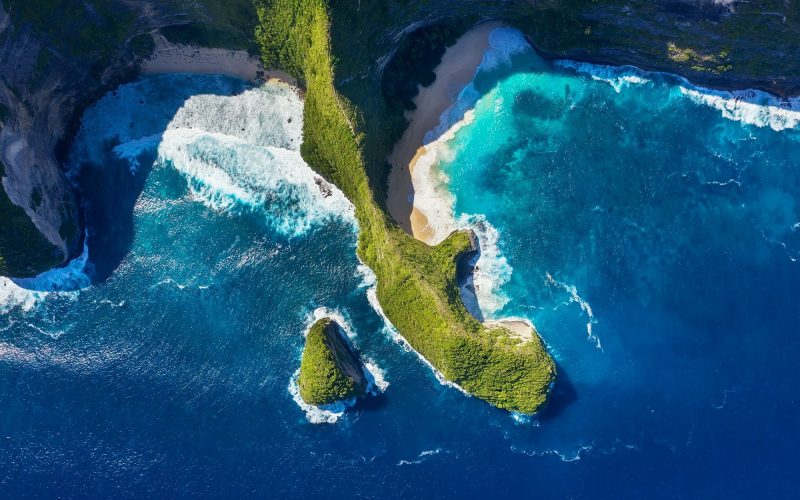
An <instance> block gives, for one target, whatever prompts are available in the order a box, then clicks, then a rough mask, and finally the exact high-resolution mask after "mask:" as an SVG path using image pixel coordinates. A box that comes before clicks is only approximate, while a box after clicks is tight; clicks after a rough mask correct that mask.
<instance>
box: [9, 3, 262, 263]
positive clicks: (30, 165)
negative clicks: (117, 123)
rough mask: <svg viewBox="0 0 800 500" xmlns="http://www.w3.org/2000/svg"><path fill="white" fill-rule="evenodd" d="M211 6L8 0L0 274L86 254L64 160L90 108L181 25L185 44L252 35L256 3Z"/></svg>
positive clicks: (179, 35)
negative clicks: (157, 38)
mask: <svg viewBox="0 0 800 500" xmlns="http://www.w3.org/2000/svg"><path fill="white" fill-rule="evenodd" d="M205 4H209V5H208V6H206V5H205ZM212 4H213V6H214V7H215V8H218V7H219V6H217V5H216V2H192V1H188V0H167V1H155V0H103V1H97V0H70V1H55V2H52V1H47V2H45V1H42V0H0V184H2V188H3V189H0V276H14V277H27V276H32V275H35V274H38V273H40V272H43V271H45V270H47V269H50V268H52V267H54V266H58V265H61V264H64V263H65V262H66V261H68V260H69V259H71V258H74V257H75V256H77V255H78V254H79V253H80V251H81V249H82V244H81V243H82V239H83V233H84V230H83V224H82V220H81V210H80V205H79V202H78V196H77V194H76V193H75V191H74V189H73V187H72V186H71V185H70V183H69V182H68V180H67V177H66V175H65V165H64V164H63V161H64V159H65V157H66V153H67V151H68V148H69V144H70V142H71V140H72V136H73V134H74V132H75V130H76V129H77V126H78V125H79V120H80V116H81V114H82V112H83V110H84V109H85V108H86V107H87V106H89V105H91V104H92V103H93V102H94V101H96V100H97V99H98V98H100V97H101V96H102V95H103V94H104V93H105V92H107V91H109V90H110V89H112V88H114V87H115V86H117V85H120V84H121V83H124V82H127V81H130V80H131V79H133V78H135V77H136V75H137V70H138V65H139V63H140V62H141V60H142V59H143V58H145V57H147V56H148V55H149V53H150V51H152V47H153V40H152V38H151V33H155V32H156V31H157V30H159V29H165V28H182V29H181V30H177V29H176V30H175V33H174V35H175V37H177V38H180V39H181V40H186V41H192V40H188V39H187V37H190V36H208V37H212V36H213V37H218V38H220V39H222V40H227V41H228V43H227V45H228V46H230V43H231V41H232V40H236V41H239V40H242V39H243V38H244V37H243V35H242V33H248V35H249V34H251V33H252V30H253V26H254V23H255V19H254V17H255V9H254V7H253V5H252V3H251V1H250V0H233V1H232V2H227V3H226V5H225V7H226V9H227V8H229V9H230V12H233V14H232V13H228V12H227V10H226V11H223V13H221V14H218V13H216V12H212V11H211V6H212ZM233 16H239V17H238V18H236V19H234V18H233ZM248 23H249V24H248ZM243 25H244V26H243ZM196 42H197V43H202V42H203V40H197V41H196ZM220 43H221V44H223V45H225V43H223V42H220ZM238 48H242V47H238Z"/></svg>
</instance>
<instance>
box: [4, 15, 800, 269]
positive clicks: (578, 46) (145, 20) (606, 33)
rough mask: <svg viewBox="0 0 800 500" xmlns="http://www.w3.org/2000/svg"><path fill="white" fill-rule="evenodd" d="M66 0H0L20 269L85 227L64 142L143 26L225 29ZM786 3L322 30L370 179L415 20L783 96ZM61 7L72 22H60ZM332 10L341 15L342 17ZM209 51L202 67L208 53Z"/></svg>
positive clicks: (796, 57) (790, 66)
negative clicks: (517, 34)
mask: <svg viewBox="0 0 800 500" xmlns="http://www.w3.org/2000/svg"><path fill="white" fill-rule="evenodd" d="M234 3H236V4H237V5H238V4H241V7H242V9H244V11H247V10H248V9H249V14H248V15H247V16H245V18H246V19H248V20H250V21H252V23H253V25H252V29H251V28H250V27H246V28H240V31H241V30H243V31H241V32H237V33H235V34H233V33H232V34H231V35H230V37H229V38H230V39H233V38H237V39H240V38H242V33H243V32H245V31H246V32H247V33H252V32H253V31H252V30H254V29H255V27H254V23H255V9H254V7H253V5H252V3H251V2H250V0H236V1H235V2H234ZM378 3H380V2H376V4H378ZM39 4H41V5H39ZM245 7H246V8H245ZM69 8H70V9H72V10H71V11H70V12H67V13H64V12H60V11H55V10H52V9H48V8H47V6H46V5H45V4H44V2H40V1H37V0H31V1H29V2H20V1H17V0H2V1H0V75H2V78H0V178H1V179H0V183H2V186H3V189H2V190H0V271H2V274H7V275H15V276H29V275H32V274H36V273H38V272H41V271H44V270H46V269H48V268H50V267H52V266H54V265H55V266H57V265H60V264H63V263H64V262H66V261H67V260H69V259H70V258H72V257H75V256H76V255H77V254H78V253H80V249H81V247H82V245H81V240H82V236H83V234H84V231H83V227H82V221H81V217H80V209H79V201H78V198H77V196H76V194H75V193H74V192H73V190H72V187H71V186H70V185H69V183H68V182H67V179H66V177H65V175H64V165H63V160H64V158H65V153H66V151H67V150H68V148H69V144H70V141H71V138H72V135H73V134H74V131H75V129H76V126H77V124H78V123H79V120H80V116H81V114H82V111H83V109H85V107H86V106H88V105H90V104H91V103H92V102H94V101H95V100H96V99H98V98H99V97H100V96H101V95H103V93H105V92H107V91H108V90H110V89H111V88H114V87H115V86H117V85H119V84H121V83H124V82H127V81H130V80H132V79H134V78H136V76H137V75H138V74H139V71H140V67H141V63H142V62H143V61H145V60H146V59H148V58H149V57H150V56H151V55H152V53H153V51H154V50H155V47H154V45H155V44H154V42H153V39H152V38H151V36H150V35H151V34H156V35H158V33H159V30H164V29H167V28H171V27H176V26H177V27H185V26H192V27H200V28H202V29H199V30H194V31H191V30H188V31H187V30H184V31H187V32H193V33H194V32H197V33H205V34H206V35H207V36H206V39H202V38H201V39H197V40H190V42H192V43H194V42H196V43H197V45H203V46H208V47H215V46H218V44H222V45H225V44H224V43H223V42H224V40H225V39H226V38H225V36H226V35H225V33H226V30H230V29H231V27H230V25H231V23H230V20H226V19H223V16H222V15H221V14H220V13H219V12H218V10H219V9H218V8H219V6H218V5H217V4H216V2H210V1H200V2H192V3H190V2H152V1H148V0H136V1H130V0H125V1H123V0H110V1H108V2H104V3H103V7H102V9H100V8H97V9H95V8H94V7H93V4H92V2H88V1H79V2H74V4H70V6H69ZM792 8H793V7H792V6H787V5H786V4H785V3H783V2H778V1H767V2H759V3H758V4H754V3H747V2H738V1H731V2H713V1H709V0H662V1H659V2H640V1H634V0H629V1H628V0H611V1H608V2H591V1H588V0H587V1H583V0H553V1H548V2H536V3H532V2H528V1H525V0H516V1H510V2H496V3H486V2H483V1H480V0H464V1H455V0H445V1H442V2H436V3H434V4H427V3H426V4H422V3H420V4H416V3H414V2H411V4H409V5H406V4H404V5H403V6H396V7H392V8H391V9H390V10H391V12H390V13H388V14H387V12H385V8H384V7H382V6H381V5H372V4H365V5H361V3H359V5H358V6H356V5H353V6H349V5H337V6H336V9H335V10H336V12H334V16H333V25H332V44H333V51H334V54H335V55H336V57H337V58H339V60H340V64H339V65H338V66H337V75H336V76H337V81H338V82H340V83H339V84H338V85H341V87H342V89H341V91H342V92H343V94H344V95H345V96H347V97H348V98H350V99H351V100H352V101H353V104H354V105H355V106H356V107H357V108H359V109H360V110H361V111H362V112H363V114H364V124H363V128H364V130H369V131H370V135H371V136H376V135H377V136H381V135H383V136H390V137H377V138H375V139H373V138H371V137H367V139H368V143H369V144H368V148H367V149H368V151H367V156H368V157H369V158H368V162H367V163H368V169H371V170H372V171H371V172H370V176H372V177H373V182H374V183H375V185H376V186H379V185H380V184H381V180H380V178H381V177H383V178H384V179H385V176H387V175H388V172H386V171H385V169H384V167H383V159H385V158H386V156H387V155H388V154H389V152H390V151H387V150H386V149H387V148H388V147H389V146H388V145H391V144H394V140H395V139H396V138H397V137H391V136H392V135H393V134H394V132H384V133H377V134H376V132H374V131H376V130H386V129H387V127H386V123H387V121H392V123H397V122H398V119H397V118H396V117H387V116H386V114H385V113H383V112H375V110H376V109H380V108H375V107H374V105H372V104H370V102H371V101H372V100H374V96H375V95H378V94H379V86H380V79H381V74H382V70H383V68H385V66H386V64H387V61H390V60H391V58H392V57H394V56H396V50H397V47H398V44H399V43H400V42H401V41H402V40H403V39H404V37H407V36H409V35H410V34H411V33H413V32H414V31H415V30H416V29H418V28H420V27H422V26H430V25H433V24H437V23H447V24H459V25H464V24H465V23H467V24H468V23H470V22H471V23H472V24H475V23H477V22H479V21H487V20H492V19H495V20H499V21H502V22H504V23H506V24H508V25H510V26H513V27H516V28H518V29H520V30H521V31H522V32H523V33H525V34H526V36H527V37H528V38H529V40H530V41H532V42H533V45H534V46H535V47H536V48H537V49H538V50H539V51H540V52H541V53H542V54H543V55H545V56H547V57H551V58H573V59H577V60H581V61H586V62H592V63H601V64H610V65H620V64H633V65H636V66H638V67H641V68H642V69H646V70H657V71H667V72H671V73H675V74H678V75H681V76H684V77H687V78H688V79H690V80H691V81H693V82H695V83H698V84H701V85H706V86H710V87H715V88H722V89H745V88H756V89H761V90H765V91H768V92H770V93H773V94H775V95H779V96H789V95H796V94H798V93H800V26H798V25H797V22H796V16H793V15H792V12H791V9H792ZM73 11H74V12H73ZM222 12H223V13H226V12H234V10H231V9H226V10H224V11H222ZM454 13H455V15H454ZM65 14H69V15H70V16H72V17H75V18H76V19H78V20H79V23H80V24H81V25H80V26H75V25H74V24H70V23H63V22H59V21H61V20H63V18H64V16H65ZM344 19H348V20H349V21H348V22H347V23H344V24H342V23H341V22H340V20H344ZM250 21H247V22H250ZM345 24H346V26H345ZM212 35H213V36H212ZM234 35H235V36H234ZM248 36H249V35H248ZM181 43H185V42H184V41H182V42H181ZM223 49H224V50H230V47H219V50H223ZM238 54H242V55H241V56H240V55H238ZM237 58H241V61H239V59H237ZM223 60H224V61H225V62H224V64H223V66H225V65H228V64H229V63H231V62H232V61H233V62H235V61H239V62H245V63H246V64H245V66H242V65H240V64H239V63H236V64H234V66H235V68H234V69H236V71H237V72H238V71H239V69H241V68H242V67H246V68H248V69H247V75H246V76H248V77H249V76H250V74H251V73H252V72H253V71H252V69H251V68H255V67H256V66H254V65H253V64H252V59H251V58H249V56H247V55H246V54H243V53H241V51H240V52H237V53H236V54H235V57H234V56H231V57H227V56H225V57H223V58H221V59H220V61H223ZM161 61H166V59H161ZM248 61H249V62H248ZM212 63H213V61H212V62H211V63H209V64H210V65H211V67H210V68H207V69H213V67H216V66H217V65H216V64H212ZM162 66H163V65H162ZM162 69H165V68H162ZM222 69H223V70H224V67H223V68H222ZM255 71H256V72H257V71H258V70H255ZM223 72H224V71H223ZM266 76H267V77H269V75H266ZM370 96H372V97H370ZM383 111H386V110H385V108H384V110H383ZM399 120H402V117H400V118H399ZM387 138H388V139H389V140H386V139H387ZM370 141H372V142H370ZM372 143H374V144H377V145H376V146H374V147H373V146H372V145H371V144H372ZM376 189H377V188H376ZM22 249H25V251H24V252H23V251H22ZM31 249H33V250H31Z"/></svg>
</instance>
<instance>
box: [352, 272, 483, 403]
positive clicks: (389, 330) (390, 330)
mask: <svg viewBox="0 0 800 500" xmlns="http://www.w3.org/2000/svg"><path fill="white" fill-rule="evenodd" d="M367 300H368V301H369V304H370V305H371V306H372V308H373V309H374V310H375V312H376V313H378V315H379V316H380V317H381V318H382V319H383V332H384V333H385V334H386V335H388V336H389V338H391V339H392V340H393V341H395V342H396V343H397V344H398V345H400V346H401V347H402V348H403V350H405V351H406V352H413V353H414V354H416V355H417V358H418V359H419V360H420V361H421V362H422V363H423V364H425V365H426V366H427V367H428V368H430V369H431V372H432V373H433V376H434V377H436V380H437V381H438V382H439V383H440V384H442V385H444V386H447V387H451V388H453V389H456V390H457V391H459V392H461V393H462V394H464V395H465V396H469V397H471V396H472V395H471V394H470V393H468V392H467V391H465V390H464V388H463V387H461V386H460V385H458V384H456V383H454V382H451V381H449V380H447V379H446V378H445V376H444V375H442V373H441V372H440V371H439V370H437V369H436V367H435V366H433V365H432V364H431V363H430V361H428V360H427V359H425V357H424V356H423V355H422V354H420V353H419V352H417V350H416V349H414V348H413V347H411V344H409V343H408V341H407V340H406V339H405V338H404V337H403V336H402V335H400V332H398V331H397V328H395V327H394V325H393V324H392V322H391V321H389V318H387V317H386V313H384V312H383V308H382V307H381V304H380V302H379V301H378V290H377V287H375V286H373V287H370V288H368V289H367Z"/></svg>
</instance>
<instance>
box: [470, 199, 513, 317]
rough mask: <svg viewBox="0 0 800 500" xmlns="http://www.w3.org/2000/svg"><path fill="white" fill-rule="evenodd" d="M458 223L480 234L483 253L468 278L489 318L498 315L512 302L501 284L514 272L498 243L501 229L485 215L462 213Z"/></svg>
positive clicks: (508, 279) (479, 303)
mask: <svg viewBox="0 0 800 500" xmlns="http://www.w3.org/2000/svg"><path fill="white" fill-rule="evenodd" d="M459 225H460V226H461V227H466V228H469V229H472V231H473V232H474V233H475V235H476V236H477V237H478V246H479V248H480V255H479V257H478V260H477V262H475V266H474V268H473V272H472V274H471V276H470V278H469V280H470V281H471V285H472V287H473V289H474V290H475V295H476V299H477V302H478V306H479V307H480V310H481V312H482V313H483V316H484V317H485V318H486V319H499V318H498V317H497V313H498V312H499V311H500V310H501V309H503V307H505V305H506V304H507V303H508V302H509V298H508V296H507V295H506V294H505V293H504V292H503V290H502V288H503V286H504V285H505V284H506V283H508V282H509V281H510V280H511V274H512V272H513V268H512V267H511V264H509V263H508V260H507V259H506V258H505V256H504V255H503V253H502V252H501V251H500V247H499V246H498V243H499V241H500V233H499V232H498V231H497V229H496V228H495V227H494V226H493V225H491V224H490V223H489V221H488V220H487V219H486V217H485V216H483V215H469V214H463V215H461V217H459Z"/></svg>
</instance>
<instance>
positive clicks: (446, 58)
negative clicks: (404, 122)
mask: <svg viewBox="0 0 800 500" xmlns="http://www.w3.org/2000/svg"><path fill="white" fill-rule="evenodd" d="M501 26H503V25H502V24H501V23H498V22H490V23H484V24H480V25H478V26H476V27H475V28H473V29H472V30H470V31H468V32H467V33H465V34H464V35H462V36H461V38H459V39H458V40H457V41H456V43H455V44H454V45H452V46H450V47H448V48H447V50H446V51H445V53H444V55H443V56H442V60H441V62H440V63H439V65H438V66H437V67H436V69H434V73H435V74H436V79H435V80H434V82H433V83H432V84H431V85H430V86H428V87H420V89H419V94H417V96H416V97H415V98H414V104H415V105H416V109H415V110H414V111H409V112H407V113H406V117H407V118H408V119H409V125H408V128H406V131H405V132H404V133H403V136H402V137H401V138H400V140H399V141H398V142H397V144H395V147H394V149H393V150H392V153H391V155H389V163H390V164H391V165H392V170H391V172H390V173H389V192H388V197H387V206H388V209H389V213H390V214H391V215H392V217H394V219H395V220H396V221H397V223H398V224H400V226H401V227H403V229H405V230H406V231H407V232H408V233H410V234H413V235H414V237H416V238H417V239H419V240H422V241H425V242H431V240H432V239H433V236H434V235H433V231H432V230H431V228H429V227H428V220H427V218H426V217H425V215H423V214H422V213H421V212H420V211H419V210H417V209H416V208H415V207H414V204H413V199H414V192H415V186H414V181H413V172H414V165H415V164H416V162H417V160H418V159H419V157H420V156H422V155H424V154H425V152H426V147H425V143H424V141H425V134H426V133H427V132H428V131H430V130H433V129H434V128H436V126H437V125H438V124H439V118H440V116H441V115H442V113H444V112H445V111H447V109H448V108H450V106H452V105H453V103H454V102H455V100H456V98H457V97H458V94H459V92H461V90H462V89H463V88H464V87H466V86H467V85H468V84H469V83H470V82H471V81H472V79H473V77H474V76H475V72H476V71H477V69H478V66H479V65H480V63H481V60H482V59H483V54H484V52H486V49H488V48H489V33H491V32H492V30H494V29H495V28H498V27H501Z"/></svg>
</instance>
